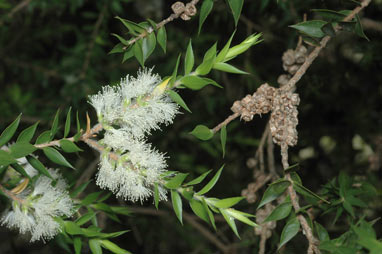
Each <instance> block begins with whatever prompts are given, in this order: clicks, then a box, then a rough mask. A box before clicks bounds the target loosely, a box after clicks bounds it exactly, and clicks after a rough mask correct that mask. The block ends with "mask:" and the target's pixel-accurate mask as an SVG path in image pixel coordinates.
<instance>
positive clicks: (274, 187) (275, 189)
mask: <svg viewBox="0 0 382 254" xmlns="http://www.w3.org/2000/svg"><path fill="white" fill-rule="evenodd" d="M289 185H290V182H289V181H288V180H281V181H277V182H274V183H272V184H271V185H269V187H268V188H267V189H266V191H265V192H264V195H263V198H262V199H261V201H260V204H259V206H258V207H257V209H259V208H260V207H262V206H263V205H265V204H267V203H269V202H271V201H273V200H275V199H276V198H278V197H279V196H280V195H281V194H283V193H284V191H285V190H286V189H287V188H288V186H289Z"/></svg>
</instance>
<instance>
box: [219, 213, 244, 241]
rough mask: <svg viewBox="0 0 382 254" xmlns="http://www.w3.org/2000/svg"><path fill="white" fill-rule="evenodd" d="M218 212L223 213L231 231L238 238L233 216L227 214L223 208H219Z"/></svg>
mask: <svg viewBox="0 0 382 254" xmlns="http://www.w3.org/2000/svg"><path fill="white" fill-rule="evenodd" d="M219 211H220V213H221V214H222V215H223V217H224V219H225V221H226V222H227V223H228V225H229V226H230V228H231V229H232V231H233V232H234V233H235V235H236V236H237V237H238V238H239V239H240V236H239V233H238V232H237V228H236V224H235V218H234V217H232V216H231V215H229V214H228V213H227V212H226V210H225V209H221V208H220V209H219Z"/></svg>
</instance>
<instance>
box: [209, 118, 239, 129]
mask: <svg viewBox="0 0 382 254" xmlns="http://www.w3.org/2000/svg"><path fill="white" fill-rule="evenodd" d="M238 116H240V114H239V113H234V114H232V115H230V116H229V117H227V119H225V120H224V121H223V122H221V123H220V124H218V125H217V126H216V127H215V128H213V129H212V132H213V133H216V132H218V131H219V130H220V129H221V128H222V127H223V126H226V125H227V124H229V123H230V122H231V121H232V120H235V119H236V117H238Z"/></svg>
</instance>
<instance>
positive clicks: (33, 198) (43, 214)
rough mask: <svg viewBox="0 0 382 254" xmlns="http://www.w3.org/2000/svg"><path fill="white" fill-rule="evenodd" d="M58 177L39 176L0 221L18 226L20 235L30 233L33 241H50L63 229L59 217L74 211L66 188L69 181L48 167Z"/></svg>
mask: <svg viewBox="0 0 382 254" xmlns="http://www.w3.org/2000/svg"><path fill="white" fill-rule="evenodd" d="M49 173H50V174H51V176H52V177H53V178H54V179H55V180H56V184H55V186H52V181H53V180H52V179H50V178H48V177H46V176H40V177H39V178H38V179H37V181H36V183H35V185H34V187H33V189H31V188H27V189H25V190H24V191H23V192H21V193H20V194H18V195H16V197H17V199H14V200H13V201H12V208H10V209H9V210H8V211H6V212H5V213H4V215H3V217H2V219H1V224H2V225H6V226H7V227H8V228H17V229H18V230H19V232H20V233H21V234H26V233H30V234H31V240H30V241H31V242H34V241H37V240H43V241H45V240H50V239H52V238H53V237H54V236H55V235H57V234H58V232H59V231H60V225H59V224H58V222H57V221H55V218H56V217H60V216H67V217H70V216H71V215H72V214H73V212H74V211H73V201H72V200H71V199H70V197H69V194H68V192H67V191H66V188H67V184H66V182H65V180H64V179H63V178H62V177H61V175H60V174H59V173H58V172H57V171H55V170H49Z"/></svg>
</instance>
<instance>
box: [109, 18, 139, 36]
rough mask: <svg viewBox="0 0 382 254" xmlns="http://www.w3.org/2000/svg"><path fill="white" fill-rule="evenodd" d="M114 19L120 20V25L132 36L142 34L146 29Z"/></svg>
mask: <svg viewBox="0 0 382 254" xmlns="http://www.w3.org/2000/svg"><path fill="white" fill-rule="evenodd" d="M115 18H116V19H118V20H120V21H121V22H122V24H123V25H124V26H125V27H126V28H127V29H129V31H130V33H131V34H133V35H134V36H137V35H139V34H140V33H143V32H144V31H145V30H146V29H145V28H144V27H142V26H141V25H139V24H137V23H134V22H132V21H130V20H127V19H122V18H120V17H118V16H117V17H115Z"/></svg>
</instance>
